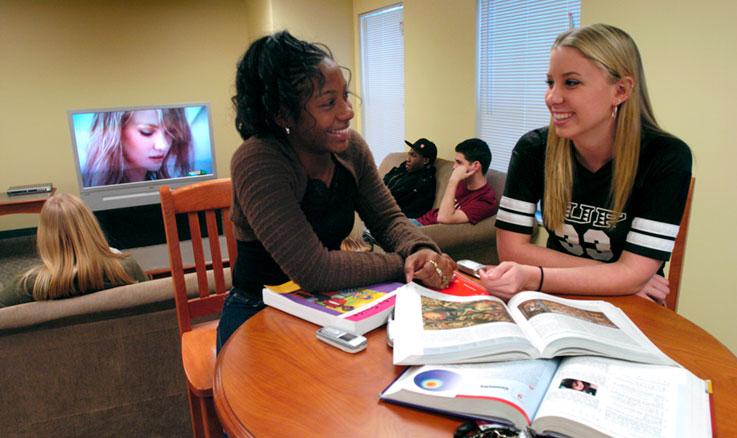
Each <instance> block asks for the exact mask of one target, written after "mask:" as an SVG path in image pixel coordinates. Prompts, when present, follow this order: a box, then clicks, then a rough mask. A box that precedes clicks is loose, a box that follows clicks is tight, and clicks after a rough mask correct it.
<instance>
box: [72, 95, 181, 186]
mask: <svg viewBox="0 0 737 438" xmlns="http://www.w3.org/2000/svg"><path fill="white" fill-rule="evenodd" d="M90 131H91V132H90V141H89V151H88V153H87V161H86V164H85V168H84V171H83V172H82V179H83V182H84V186H85V187H93V186H101V185H109V184H119V183H128V182H137V181H150V180H158V179H165V178H172V177H176V176H185V175H186V174H187V171H189V170H191V168H192V155H193V143H192V133H191V130H190V128H189V124H188V123H187V119H186V117H185V114H184V109H182V108H167V109H156V110H139V111H119V112H107V113H97V114H95V116H94V118H93V119H92V127H91V130H90Z"/></svg>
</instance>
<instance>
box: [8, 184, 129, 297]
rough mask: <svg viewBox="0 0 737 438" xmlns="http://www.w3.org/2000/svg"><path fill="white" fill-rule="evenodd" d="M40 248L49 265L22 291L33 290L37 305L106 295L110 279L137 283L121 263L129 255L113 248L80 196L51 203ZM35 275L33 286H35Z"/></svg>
mask: <svg viewBox="0 0 737 438" xmlns="http://www.w3.org/2000/svg"><path fill="white" fill-rule="evenodd" d="M36 245H37V248H38V254H39V256H40V257H41V261H42V262H43V264H41V265H39V266H36V267H34V268H32V269H30V270H29V271H28V272H26V273H25V274H24V275H23V277H22V279H21V287H22V288H23V289H25V290H30V289H32V294H33V299H34V300H36V301H40V300H51V299H57V298H66V297H70V296H75V295H82V294H86V293H89V292H95V291H98V290H102V289H103V288H104V279H105V278H107V279H108V280H109V281H110V282H111V283H113V284H130V283H135V282H136V281H135V280H134V279H133V278H131V277H130V275H128V273H127V272H126V271H125V268H124V267H123V264H122V263H121V261H120V259H122V258H124V257H126V256H127V254H118V253H115V252H113V251H112V250H111V249H110V248H109V247H108V242H107V240H106V239H105V237H104V236H103V234H102V230H101V229H100V226H99V225H98V223H97V220H96V219H95V217H94V215H93V214H92V212H91V211H90V209H89V208H88V207H87V205H85V203H84V202H82V200H81V199H79V198H78V197H76V196H73V195H70V194H66V193H61V194H58V195H56V196H54V197H52V198H51V199H49V200H48V201H46V203H45V204H44V206H43V209H41V216H40V219H39V225H38V234H37V236H36ZM34 275H35V280H34V282H33V285H29V284H28V282H29V281H30V280H31V279H32V277H33V276H34Z"/></svg>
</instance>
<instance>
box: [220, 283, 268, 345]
mask: <svg viewBox="0 0 737 438" xmlns="http://www.w3.org/2000/svg"><path fill="white" fill-rule="evenodd" d="M235 290H236V289H235V288H233V290H231V291H230V294H229V295H228V297H227V298H226V299H225V303H224V304H223V310H222V312H221V313H220V323H219V324H218V334H217V352H218V354H219V353H220V349H221V348H223V345H225V342H226V341H227V340H228V339H229V338H230V336H231V335H232V334H233V333H235V331H236V330H238V327H240V326H241V325H242V324H243V323H244V322H246V321H247V320H248V319H249V318H250V317H252V316H253V315H255V314H256V313H258V312H259V311H260V310H261V309H263V308H264V307H266V305H265V304H264V302H263V301H262V300H260V299H258V298H249V297H247V296H246V295H245V294H243V295H242V294H239V293H236V292H235Z"/></svg>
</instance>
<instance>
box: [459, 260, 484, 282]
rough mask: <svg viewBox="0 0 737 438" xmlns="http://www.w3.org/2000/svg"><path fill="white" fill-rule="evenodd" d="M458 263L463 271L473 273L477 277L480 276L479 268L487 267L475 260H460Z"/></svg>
mask: <svg viewBox="0 0 737 438" xmlns="http://www.w3.org/2000/svg"><path fill="white" fill-rule="evenodd" d="M456 264H457V265H458V269H459V270H460V271H461V272H465V273H466V274H468V275H473V276H474V277H476V278H479V269H484V268H485V267H486V266H484V265H482V264H481V263H478V262H474V261H473V260H460V261H458V263H456Z"/></svg>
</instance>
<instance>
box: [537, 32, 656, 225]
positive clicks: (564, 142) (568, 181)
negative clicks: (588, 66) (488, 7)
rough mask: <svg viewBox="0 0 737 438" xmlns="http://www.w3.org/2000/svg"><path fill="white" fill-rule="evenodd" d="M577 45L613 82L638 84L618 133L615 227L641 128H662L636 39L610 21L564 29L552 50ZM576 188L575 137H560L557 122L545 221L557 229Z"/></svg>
mask: <svg viewBox="0 0 737 438" xmlns="http://www.w3.org/2000/svg"><path fill="white" fill-rule="evenodd" d="M558 47H572V48H574V49H577V50H578V51H579V52H581V54H582V55H583V56H585V57H586V58H587V59H588V60H590V61H591V62H593V63H594V64H595V65H596V66H598V67H599V68H600V69H601V70H602V71H603V72H604V73H605V74H606V75H607V76H608V78H609V80H610V81H611V83H616V82H617V81H619V80H621V79H623V78H624V77H627V76H629V77H631V78H632V80H633V81H634V86H633V88H632V90H630V95H629V98H628V99H626V100H625V101H624V102H622V103H621V104H619V108H618V110H617V116H616V118H617V120H616V122H615V123H616V128H615V134H614V151H613V158H612V160H613V176H612V185H611V188H610V209H611V210H613V212H614V214H613V216H612V218H611V220H610V221H609V226H610V227H613V226H614V225H616V222H617V220H618V218H619V215H620V214H621V213H622V211H623V210H624V206H625V204H626V203H627V200H628V199H629V196H630V193H631V191H632V186H633V184H634V181H635V175H636V174H637V164H638V159H639V156H640V135H641V132H642V128H643V126H644V127H647V128H648V129H650V130H654V131H657V132H663V131H662V129H660V127H659V126H658V124H657V122H656V121H655V116H654V115H653V110H652V106H651V105H650V97H649V96H648V92H647V84H646V82H645V73H644V71H643V68H642V60H641V58H640V52H639V50H638V49H637V45H635V42H634V40H633V39H632V38H631V37H630V36H629V35H628V34H627V33H626V32H624V31H623V30H621V29H618V28H616V27H614V26H609V25H606V24H592V25H590V26H585V27H579V28H576V29H572V30H569V31H566V32H564V33H562V34H560V35H559V36H558V37H557V38H556V40H555V43H553V47H552V49H551V50H555V49H556V48H558ZM572 190H573V157H572V152H571V141H570V140H569V139H566V138H561V137H558V135H557V133H556V130H555V127H554V126H553V125H552V123H551V125H550V128H549V129H548V142H547V148H546V152H545V193H544V195H543V203H544V206H543V218H544V219H543V222H544V224H545V226H546V227H548V228H549V229H553V230H558V229H560V228H561V227H562V226H563V223H564V221H565V215H566V209H567V208H568V205H569V204H570V202H571V196H572V194H571V192H572Z"/></svg>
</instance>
